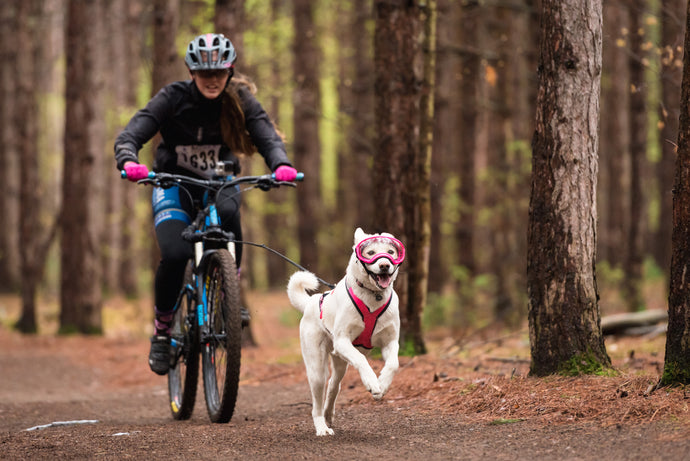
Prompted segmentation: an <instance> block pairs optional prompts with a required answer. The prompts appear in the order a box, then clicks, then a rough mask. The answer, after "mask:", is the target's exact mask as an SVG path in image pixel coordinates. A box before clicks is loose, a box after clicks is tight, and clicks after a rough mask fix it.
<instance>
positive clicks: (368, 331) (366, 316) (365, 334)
mask: <svg viewBox="0 0 690 461" xmlns="http://www.w3.org/2000/svg"><path fill="white" fill-rule="evenodd" d="M347 294H348V295H349V296H350V299H351V300H352V303H353V304H354V305H355V306H357V311H358V312H359V315H361V316H362V320H364V331H362V333H360V335H359V336H358V337H357V339H355V340H354V341H352V345H353V346H362V347H363V348H365V349H373V347H374V346H372V345H371V335H373V334H374V328H376V322H377V321H378V320H379V317H381V315H382V314H383V313H384V312H386V309H388V306H390V304H391V299H393V294H392V293H391V295H390V296H389V297H388V301H386V304H384V305H383V306H381V307H379V308H378V309H376V310H375V311H374V312H370V311H369V308H368V307H367V305H366V304H364V301H362V300H361V299H359V298H358V297H357V295H356V294H355V292H354V291H353V290H352V288H350V287H347Z"/></svg>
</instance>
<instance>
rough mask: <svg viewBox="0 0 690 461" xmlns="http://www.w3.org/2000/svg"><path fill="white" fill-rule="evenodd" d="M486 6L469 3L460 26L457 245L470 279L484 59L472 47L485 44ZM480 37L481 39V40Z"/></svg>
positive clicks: (472, 261)
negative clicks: (483, 41) (483, 39)
mask: <svg viewBox="0 0 690 461" xmlns="http://www.w3.org/2000/svg"><path fill="white" fill-rule="evenodd" d="M482 10H483V7H482V6H481V5H479V3H478V2H468V3H466V4H464V5H463V6H462V12H461V24H462V27H458V28H457V30H458V43H461V44H463V45H464V47H463V49H462V50H463V52H462V54H461V57H460V59H461V64H460V77H459V84H460V100H461V101H462V104H461V105H460V126H459V128H458V130H459V132H460V137H461V141H460V142H461V144H460V145H459V149H458V151H459V157H460V158H459V164H458V168H459V172H458V176H459V179H460V210H459V216H458V223H457V225H456V227H455V245H456V248H457V251H458V264H459V265H460V266H462V267H464V268H465V269H466V270H467V272H468V274H469V276H470V277H471V276H473V275H474V274H475V271H476V269H477V262H476V259H475V253H474V247H475V205H476V176H477V172H476V168H475V159H476V156H477V137H478V134H479V112H480V110H479V85H480V81H481V80H482V79H481V76H480V67H481V57H480V54H479V53H480V51H479V49H477V48H476V47H475V46H472V45H471V44H476V43H481V42H482V40H481V37H482V36H483V33H482V32H483V22H482V18H481V13H482ZM478 37H479V38H478Z"/></svg>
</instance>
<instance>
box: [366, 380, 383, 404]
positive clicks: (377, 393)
mask: <svg viewBox="0 0 690 461" xmlns="http://www.w3.org/2000/svg"><path fill="white" fill-rule="evenodd" d="M368 391H369V392H371V395H372V397H374V400H381V399H382V398H383V394H384V393H385V392H384V391H383V390H382V389H381V386H379V383H375V384H374V385H373V386H371V387H369V388H368Z"/></svg>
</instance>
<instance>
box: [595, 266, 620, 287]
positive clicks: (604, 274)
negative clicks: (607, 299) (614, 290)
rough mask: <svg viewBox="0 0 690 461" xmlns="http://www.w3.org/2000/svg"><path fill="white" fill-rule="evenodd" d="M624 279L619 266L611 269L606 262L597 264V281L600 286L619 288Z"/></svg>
mask: <svg viewBox="0 0 690 461" xmlns="http://www.w3.org/2000/svg"><path fill="white" fill-rule="evenodd" d="M624 278H625V272H624V271H623V268H621V267H620V266H617V267H613V266H611V263H609V262H608V261H602V262H600V263H598V264H597V279H598V281H599V283H600V284H602V285H608V286H616V287H619V286H620V284H621V283H623V279H624Z"/></svg>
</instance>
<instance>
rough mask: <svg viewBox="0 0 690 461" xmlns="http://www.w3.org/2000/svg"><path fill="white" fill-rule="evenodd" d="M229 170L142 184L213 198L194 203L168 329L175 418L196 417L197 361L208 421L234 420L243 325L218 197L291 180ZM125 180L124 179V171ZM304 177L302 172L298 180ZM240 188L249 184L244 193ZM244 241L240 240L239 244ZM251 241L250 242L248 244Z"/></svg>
mask: <svg viewBox="0 0 690 461" xmlns="http://www.w3.org/2000/svg"><path fill="white" fill-rule="evenodd" d="M227 167H229V165H226V164H224V163H223V162H218V165H217V166H216V169H215V173H216V176H214V177H213V178H212V179H198V178H194V177H190V176H186V175H179V174H169V173H155V172H151V173H149V177H148V178H145V179H142V180H139V181H138V183H139V184H151V185H153V186H157V187H163V188H168V187H173V186H179V187H180V190H184V191H186V192H189V191H188V190H187V189H186V188H185V186H199V187H202V188H204V189H206V191H207V192H208V193H207V194H204V195H205V197H204V202H203V203H195V206H196V209H197V214H196V216H195V218H194V220H193V221H192V223H191V224H190V225H189V226H188V227H187V228H186V229H185V230H184V231H183V232H182V238H183V239H185V240H186V241H189V242H191V243H192V244H193V245H194V256H193V257H192V258H190V260H189V262H188V263H187V268H186V271H185V278H184V283H183V286H182V288H181V290H180V293H179V295H178V298H177V302H176V304H175V308H174V313H175V315H174V318H173V324H172V328H171V347H170V369H169V370H168V395H169V400H170V408H171V411H172V416H173V418H174V419H176V420H186V419H189V418H190V417H191V416H192V412H193V411H194V403H195V400H196V393H197V382H198V378H199V356H200V355H201V371H202V376H203V383H204V396H205V401H206V409H207V412H208V416H209V418H210V419H211V421H212V422H213V423H227V422H228V421H230V419H231V418H232V415H233V412H234V410H235V403H236V401H237V390H238V385H239V379H240V358H241V339H242V319H241V312H240V286H239V279H238V274H237V268H236V266H235V252H234V248H235V242H237V241H236V240H235V236H234V235H233V234H232V232H226V231H224V230H223V229H221V223H220V217H219V216H218V212H217V209H216V198H217V196H218V195H219V194H220V192H221V191H222V190H223V189H226V188H228V187H231V188H232V187H234V188H236V189H237V192H236V193H238V194H239V193H243V192H245V191H247V190H250V189H253V188H256V187H258V188H259V189H261V190H264V191H267V190H270V189H272V188H277V187H280V186H291V187H295V186H296V184H295V183H294V182H286V181H278V180H276V179H275V177H274V175H272V174H267V175H261V176H240V177H233V176H231V175H230V174H229V172H226V168H227ZM121 175H122V177H123V178H125V177H126V173H125V172H124V171H123V172H121ZM303 178H304V174H303V173H298V176H297V179H296V180H297V181H301V180H303ZM240 185H251V186H252V187H245V188H244V189H240ZM238 243H239V242H238ZM245 243H246V242H245Z"/></svg>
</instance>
